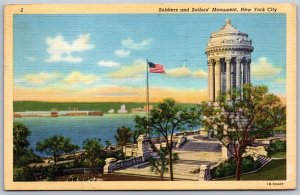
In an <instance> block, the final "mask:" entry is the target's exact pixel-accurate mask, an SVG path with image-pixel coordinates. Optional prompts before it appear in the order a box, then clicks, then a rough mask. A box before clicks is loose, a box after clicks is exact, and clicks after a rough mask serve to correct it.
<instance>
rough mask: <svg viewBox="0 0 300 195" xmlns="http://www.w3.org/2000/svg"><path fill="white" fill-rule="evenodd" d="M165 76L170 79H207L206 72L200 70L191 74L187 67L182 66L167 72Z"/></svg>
mask: <svg viewBox="0 0 300 195" xmlns="http://www.w3.org/2000/svg"><path fill="white" fill-rule="evenodd" d="M166 75H167V76H171V77H207V72H206V71H204V70H201V69H199V70H196V71H194V72H193V71H191V70H190V69H189V68H188V67H186V66H182V67H179V68H174V69H170V70H167V71H166Z"/></svg>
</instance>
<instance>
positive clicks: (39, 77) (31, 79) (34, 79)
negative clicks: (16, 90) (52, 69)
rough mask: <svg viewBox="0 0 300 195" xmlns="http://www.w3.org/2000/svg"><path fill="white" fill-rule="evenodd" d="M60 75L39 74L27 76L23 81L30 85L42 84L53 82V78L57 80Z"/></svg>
mask: <svg viewBox="0 0 300 195" xmlns="http://www.w3.org/2000/svg"><path fill="white" fill-rule="evenodd" d="M59 76H60V75H59V74H58V73H47V72H41V73H38V74H27V75H25V77H24V81H25V82H28V83H31V84H38V85H40V84H43V83H45V82H47V81H50V80H53V79H55V78H58V77H59Z"/></svg>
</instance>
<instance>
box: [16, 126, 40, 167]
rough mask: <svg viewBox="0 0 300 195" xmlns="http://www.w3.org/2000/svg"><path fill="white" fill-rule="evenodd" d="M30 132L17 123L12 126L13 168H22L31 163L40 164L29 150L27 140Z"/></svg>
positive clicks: (37, 157)
mask: <svg viewBox="0 0 300 195" xmlns="http://www.w3.org/2000/svg"><path fill="white" fill-rule="evenodd" d="M30 134H31V132H30V130H29V129H28V128H27V127H26V126H25V125H23V124H22V123H19V122H14V124H13V162H14V163H13V164H14V166H15V167H23V166H26V165H27V164H29V163H32V162H40V161H41V158H40V157H39V156H37V155H36V154H34V152H33V150H32V149H29V142H28V140H27V138H28V136H30Z"/></svg>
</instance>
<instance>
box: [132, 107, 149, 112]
mask: <svg viewBox="0 0 300 195" xmlns="http://www.w3.org/2000/svg"><path fill="white" fill-rule="evenodd" d="M145 112H146V110H145V109H144V108H141V107H138V108H132V109H131V113H145Z"/></svg>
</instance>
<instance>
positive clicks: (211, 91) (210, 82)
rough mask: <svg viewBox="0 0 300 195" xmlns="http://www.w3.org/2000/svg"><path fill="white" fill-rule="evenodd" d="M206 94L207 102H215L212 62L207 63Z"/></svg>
mask: <svg viewBox="0 0 300 195" xmlns="http://www.w3.org/2000/svg"><path fill="white" fill-rule="evenodd" d="M208 76H209V78H208V94H209V101H212V102H213V101H215V94H214V93H215V90H214V64H213V61H212V60H209V61H208Z"/></svg>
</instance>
